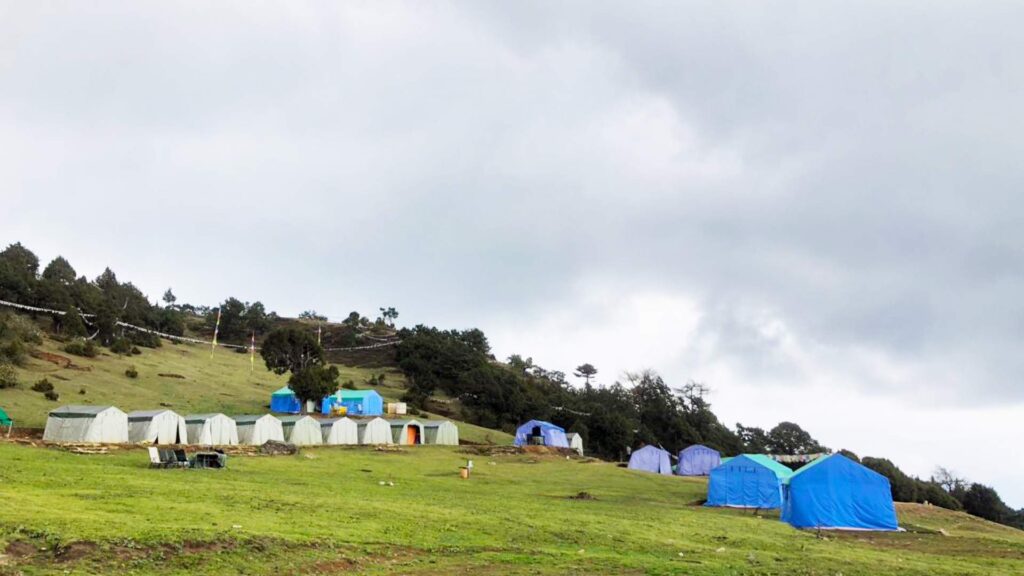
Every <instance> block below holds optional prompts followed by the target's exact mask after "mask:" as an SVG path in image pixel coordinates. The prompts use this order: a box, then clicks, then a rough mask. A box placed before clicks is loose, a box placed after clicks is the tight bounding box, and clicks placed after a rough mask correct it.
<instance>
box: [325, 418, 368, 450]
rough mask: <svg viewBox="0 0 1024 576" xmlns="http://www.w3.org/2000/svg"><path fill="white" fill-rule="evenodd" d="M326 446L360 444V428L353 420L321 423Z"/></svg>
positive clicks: (330, 420)
mask: <svg viewBox="0 0 1024 576" xmlns="http://www.w3.org/2000/svg"><path fill="white" fill-rule="evenodd" d="M320 430H321V432H322V433H323V439H324V444H359V426H358V425H357V424H356V421H355V420H353V419H351V418H331V419H328V420H321V421H320Z"/></svg>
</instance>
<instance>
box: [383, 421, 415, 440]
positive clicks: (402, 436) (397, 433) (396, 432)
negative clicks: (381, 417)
mask: <svg viewBox="0 0 1024 576" xmlns="http://www.w3.org/2000/svg"><path fill="white" fill-rule="evenodd" d="M388 424H390V425H391V439H392V440H393V441H394V442H395V444H404V445H407V446H413V445H416V444H423V424H420V423H419V422H417V421H416V420H388Z"/></svg>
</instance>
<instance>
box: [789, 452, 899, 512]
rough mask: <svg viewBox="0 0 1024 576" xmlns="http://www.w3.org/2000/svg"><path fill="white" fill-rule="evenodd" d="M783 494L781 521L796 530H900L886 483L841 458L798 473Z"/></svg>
mask: <svg viewBox="0 0 1024 576" xmlns="http://www.w3.org/2000/svg"><path fill="white" fill-rule="evenodd" d="M784 493H785V497H786V498H785V504H784V505H783V507H782V520H783V522H789V523H790V524H791V525H793V526H795V527H796V528H831V529H848V530H899V524H898V523H897V521H896V507H895V506H894V505H893V503H892V490H891V489H890V488H889V479H888V478H886V477H885V476H882V475H881V474H879V473H877V472H875V471H874V470H871V469H869V468H867V467H865V466H862V465H860V464H858V463H856V462H854V461H853V460H850V459H849V458H847V457H846V456H843V455H842V454H832V455H829V456H822V457H821V458H818V459H817V460H815V461H814V462H811V463H810V464H808V465H806V466H804V467H803V468H801V469H799V470H797V471H796V472H795V473H794V474H793V476H792V477H790V478H789V479H788V481H787V482H786V485H785V487H784Z"/></svg>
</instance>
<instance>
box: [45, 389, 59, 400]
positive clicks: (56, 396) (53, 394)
mask: <svg viewBox="0 0 1024 576" xmlns="http://www.w3.org/2000/svg"><path fill="white" fill-rule="evenodd" d="M43 396H45V397H46V399H47V400H49V401H51V402H56V401H57V400H60V394H57V393H56V392H54V391H53V390H50V391H49V392H47V393H46V394H43Z"/></svg>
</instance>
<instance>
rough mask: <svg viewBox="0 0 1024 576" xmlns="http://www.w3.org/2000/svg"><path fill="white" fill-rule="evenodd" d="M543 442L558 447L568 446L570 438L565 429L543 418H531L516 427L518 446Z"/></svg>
mask: <svg viewBox="0 0 1024 576" xmlns="http://www.w3.org/2000/svg"><path fill="white" fill-rule="evenodd" d="M530 444H541V445H543V446H554V447H556V448H568V447H569V440H568V439H566V437H565V429H564V428H562V427H561V426H555V425H554V424H552V423H551V422H545V421H543V420H530V421H529V422H527V423H526V424H523V425H521V426H520V427H519V428H516V440H515V445H516V446H527V445H530Z"/></svg>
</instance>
